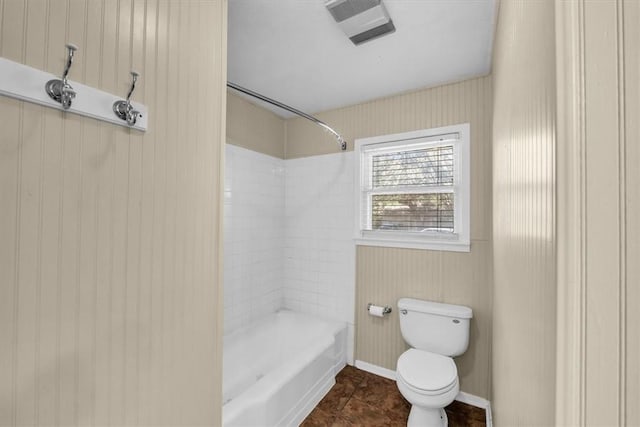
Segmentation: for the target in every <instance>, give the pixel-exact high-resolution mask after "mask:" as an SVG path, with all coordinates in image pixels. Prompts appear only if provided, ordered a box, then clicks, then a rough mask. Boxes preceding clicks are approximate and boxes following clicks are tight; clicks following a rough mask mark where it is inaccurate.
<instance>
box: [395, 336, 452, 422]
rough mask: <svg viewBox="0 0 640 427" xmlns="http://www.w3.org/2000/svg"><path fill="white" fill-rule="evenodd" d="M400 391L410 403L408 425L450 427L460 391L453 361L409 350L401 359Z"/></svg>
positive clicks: (398, 379)
mask: <svg viewBox="0 0 640 427" xmlns="http://www.w3.org/2000/svg"><path fill="white" fill-rule="evenodd" d="M396 381H397V385H398V390H399V391H400V393H401V394H402V395H403V396H404V398H405V399H407V401H408V402H409V403H411V412H410V414H409V419H408V420H407V426H434V427H435V426H443V427H444V426H446V425H447V414H446V412H445V411H444V409H443V408H444V407H445V406H447V405H449V404H450V403H451V402H453V400H454V399H455V397H456V396H457V395H458V392H459V391H460V386H459V382H458V370H457V369H456V365H455V363H454V362H453V359H451V358H450V357H447V356H441V355H439V354H435V353H430V352H428V351H423V350H416V349H413V348H412V349H409V350H407V351H405V352H404V353H403V354H402V355H401V356H400V358H399V359H398V366H397V369H396Z"/></svg>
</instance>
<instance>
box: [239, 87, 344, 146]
mask: <svg viewBox="0 0 640 427" xmlns="http://www.w3.org/2000/svg"><path fill="white" fill-rule="evenodd" d="M227 86H228V87H230V88H231V89H234V90H237V91H238V92H242V93H244V94H246V95H249V96H253V97H254V98H258V99H259V100H261V101H264V102H267V103H269V104H271V105H275V106H276V107H279V108H282V109H283V110H287V111H289V112H292V113H293V114H297V115H298V116H300V117H304V118H305V119H307V120H310V121H312V122H313V123H315V124H317V125H318V126H320V127H323V128H324V129H326V130H328V131H329V132H331V133H332V134H333V136H335V137H336V139H337V140H338V144H340V149H341V150H342V151H345V150H346V149H347V141H345V140H344V138H343V137H342V135H340V134H339V133H338V132H336V131H335V130H333V129H332V128H331V127H330V126H329V125H328V124H326V123H325V122H323V121H321V120H318V119H316V118H315V117H313V116H311V115H309V114H307V113H305V112H303V111H300V110H297V109H295V108H293V107H290V106H288V105H287V104H283V103H282V102H278V101H276V100H275V99H271V98H269V97H266V96H264V95H261V94H259V93H257V92H254V91H252V90H250V89H247V88H244V87H242V86H238V85H237V84H235V83H232V82H227Z"/></svg>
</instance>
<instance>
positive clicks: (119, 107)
mask: <svg viewBox="0 0 640 427" xmlns="http://www.w3.org/2000/svg"><path fill="white" fill-rule="evenodd" d="M138 76H140V74H139V73H137V72H136V71H133V70H132V71H131V88H130V89H129V93H127V99H126V100H124V99H121V100H119V101H116V102H114V103H113V112H114V113H115V114H116V116H118V117H119V118H120V119H122V120H125V121H126V122H127V124H128V125H129V126H134V125H135V124H136V121H137V120H138V118H139V117H142V114H140V112H139V111H137V110H134V109H133V106H132V105H131V95H132V94H133V91H134V90H135V88H136V82H137V81H138Z"/></svg>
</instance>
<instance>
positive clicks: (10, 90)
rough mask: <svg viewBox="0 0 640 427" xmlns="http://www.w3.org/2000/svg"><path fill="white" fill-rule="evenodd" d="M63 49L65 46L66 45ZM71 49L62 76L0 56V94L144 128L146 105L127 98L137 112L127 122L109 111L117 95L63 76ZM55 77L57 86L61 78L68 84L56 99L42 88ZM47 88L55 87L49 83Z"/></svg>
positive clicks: (123, 124) (127, 126)
mask: <svg viewBox="0 0 640 427" xmlns="http://www.w3.org/2000/svg"><path fill="white" fill-rule="evenodd" d="M71 47H72V48H73V47H75V46H71ZM67 48H68V49H69V47H67ZM70 50H72V49H70ZM73 52H75V51H73ZM73 52H70V55H69V56H68V57H67V64H66V66H65V71H64V73H63V76H62V77H63V78H62V79H60V78H58V76H55V75H53V74H51V73H48V72H46V71H42V70H38V69H36V68H32V67H29V66H27V65H24V64H20V63H18V62H14V61H11V60H9V59H6V58H0V95H3V96H8V97H10V98H15V99H19V100H21V101H26V102H32V103H34V104H38V105H42V106H45V107H49V108H54V109H56V110H60V105H61V104H62V106H63V108H65V111H66V113H68V114H79V115H81V116H85V117H91V118H93V119H96V120H101V121H103V122H109V123H111V124H115V125H117V126H123V127H126V128H129V129H136V130H139V131H145V130H147V123H148V120H149V114H148V110H147V107H146V106H144V105H143V104H140V103H137V102H132V101H129V103H130V105H131V110H132V111H137V112H139V114H138V116H137V117H136V121H135V124H133V125H130V124H128V123H127V121H126V120H121V119H120V118H119V117H116V115H115V114H113V104H114V103H115V102H116V101H118V100H120V99H121V96H117V95H113V94H110V93H108V92H104V91H101V90H99V89H96V88H93V87H90V86H86V85H83V84H81V83H77V82H70V81H68V80H67V79H65V78H66V77H67V76H68V74H69V68H70V67H71V64H72V61H73V55H72V53H73ZM55 80H58V81H60V82H62V86H61V88H64V87H65V80H67V81H66V84H67V85H68V86H69V87H68V88H67V90H66V91H60V92H58V93H60V100H56V99H55V97H51V96H50V92H49V90H42V88H43V86H45V83H46V82H49V81H55ZM71 83H72V84H73V88H71ZM51 87H52V88H53V87H57V86H56V85H54V84H53V83H52V84H51ZM69 89H71V90H73V93H76V94H77V97H76V98H72V97H71V92H70V91H69ZM52 90H54V89H52ZM63 94H65V95H67V96H68V97H70V99H69V100H68V101H71V100H73V105H72V104H71V102H67V101H62V95H63ZM67 107H68V108H67Z"/></svg>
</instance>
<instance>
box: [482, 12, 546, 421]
mask: <svg viewBox="0 0 640 427" xmlns="http://www.w3.org/2000/svg"><path fill="white" fill-rule="evenodd" d="M553 23H554V3H553V2H552V1H528V0H513V1H503V2H501V4H500V11H499V17H498V26H497V31H496V42H495V47H494V61H493V79H494V98H493V101H494V115H493V215H494V216H493V218H494V219H493V224H494V225H493V248H494V252H493V266H494V271H493V274H494V292H493V295H494V300H493V326H494V327H493V342H492V354H493V370H492V372H493V396H492V397H493V400H492V405H493V410H494V419H495V422H496V425H505V426H511V425H553V424H554V421H555V419H554V417H555V396H554V389H555V363H556V357H555V356H556V345H555V343H556V277H555V274H556V273H555V272H556V270H555V263H556V257H555V244H556V240H555V140H556V139H555V132H556V125H555V111H556V110H555V105H556V104H555V102H556V92H555V49H554V47H555V39H554V32H553Z"/></svg>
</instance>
